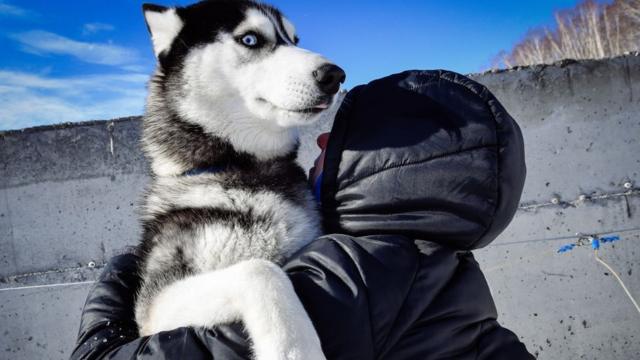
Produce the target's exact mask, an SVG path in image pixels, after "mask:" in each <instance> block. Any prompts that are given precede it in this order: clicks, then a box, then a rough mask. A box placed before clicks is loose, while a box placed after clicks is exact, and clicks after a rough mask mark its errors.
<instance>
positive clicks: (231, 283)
mask: <svg viewBox="0 0 640 360" xmlns="http://www.w3.org/2000/svg"><path fill="white" fill-rule="evenodd" d="M144 13H145V18H146V21H147V25H148V28H149V31H150V33H151V36H152V40H153V46H154V52H155V55H156V57H157V59H158V67H157V70H156V73H155V75H154V76H153V78H152V80H151V81H150V84H149V97H148V100H147V108H146V113H145V116H144V122H143V147H144V150H145V153H146V155H147V156H148V158H149V159H150V161H151V168H152V172H153V175H154V176H153V181H152V184H151V185H150V188H149V190H148V192H147V194H146V196H145V200H144V205H143V207H142V209H141V212H142V222H143V228H144V234H143V240H142V244H141V250H142V251H141V252H142V254H143V261H142V264H141V276H142V285H141V288H140V290H139V292H138V294H137V299H136V308H135V313H136V321H137V323H138V326H139V329H140V334H141V335H143V336H144V335H150V334H154V333H157V332H160V331H165V330H171V329H174V328H178V327H182V326H204V327H211V326H214V325H218V324H222V323H228V322H232V321H238V320H241V321H243V323H244V325H245V327H246V329H247V331H248V333H249V336H250V338H251V339H252V342H253V351H254V355H255V357H256V358H257V359H260V360H262V359H274V360H275V359H324V355H323V354H322V350H321V347H320V341H319V339H318V337H317V334H316V332H315V330H314V328H313V325H312V323H311V321H310V320H309V318H308V316H307V314H306V312H305V310H304V308H303V307H302V304H301V303H300V301H299V299H298V298H297V296H296V294H295V292H294V290H293V287H292V285H291V283H290V281H289V279H288V278H287V276H286V274H285V273H284V272H283V271H282V269H281V268H280V267H279V266H277V265H276V264H281V263H282V262H283V261H284V260H285V259H286V258H287V257H289V256H290V255H291V254H292V253H293V252H295V251H296V250H298V249H300V248H301V247H303V246H304V245H306V244H308V243H309V242H310V241H312V240H313V239H314V238H316V237H317V236H318V235H319V231H320V223H319V215H318V213H317V210H316V207H315V203H314V201H313V199H312V197H311V195H310V193H309V191H308V188H307V185H306V176H305V173H304V171H303V170H302V168H300V167H299V166H298V165H297V164H296V163H295V158H296V151H297V147H298V139H297V132H296V127H297V126H299V125H305V124H309V123H311V122H313V121H315V120H316V119H317V118H318V116H320V114H321V113H322V112H323V111H324V110H326V109H327V108H328V107H330V106H331V105H332V103H333V99H334V95H335V93H336V92H337V88H336V86H337V87H339V83H340V82H342V81H344V73H343V72H342V70H341V69H339V68H337V67H336V66H335V65H333V64H331V63H329V61H328V60H326V59H325V58H323V57H322V56H320V55H318V54H315V53H312V52H309V51H306V50H303V49H301V48H298V47H297V46H296V44H297V36H296V34H295V28H294V27H293V25H292V24H291V23H290V22H289V21H288V20H287V19H286V18H285V17H284V16H283V15H282V14H281V13H280V12H279V11H278V10H276V9H275V8H273V7H271V6H267V5H263V4H259V3H255V2H253V1H243V0H211V1H202V2H200V3H197V4H194V5H191V6H188V7H184V8H182V7H179V8H166V7H162V6H158V5H144ZM258 45H259V46H258ZM211 168H215V169H217V170H215V171H208V170H206V169H211ZM194 169H196V170H197V169H204V170H203V171H196V172H195V175H191V176H185V175H184V174H185V172H189V171H192V170H194Z"/></svg>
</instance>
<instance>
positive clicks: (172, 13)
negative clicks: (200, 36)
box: [142, 4, 184, 57]
mask: <svg viewBox="0 0 640 360" xmlns="http://www.w3.org/2000/svg"><path fill="white" fill-rule="evenodd" d="M142 11H143V13H144V19H145V21H146V22H147V28H148V29H149V33H151V40H152V41H153V52H154V53H155V54H156V57H160V54H162V53H163V52H166V51H168V50H169V49H171V44H173V40H175V38H176V37H177V36H178V34H179V33H180V30H182V27H183V26H184V23H183V22H182V19H181V18H180V15H178V13H177V11H176V9H175V8H169V7H165V6H160V5H155V4H144V5H142Z"/></svg>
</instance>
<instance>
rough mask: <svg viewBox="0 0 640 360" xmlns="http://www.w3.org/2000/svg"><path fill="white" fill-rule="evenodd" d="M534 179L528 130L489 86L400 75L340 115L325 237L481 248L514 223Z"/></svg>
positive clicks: (327, 177)
mask: <svg viewBox="0 0 640 360" xmlns="http://www.w3.org/2000/svg"><path fill="white" fill-rule="evenodd" d="M525 174H526V169H525V162H524V145H523V139H522V133H521V132H520V128H519V127H518V125H517V124H516V122H515V121H514V120H513V119H512V118H511V116H509V114H508V113H507V112H506V111H505V109H504V108H503V107H502V105H501V104H500V103H499V102H498V100H496V98H495V97H494V96H493V95H492V94H491V93H490V92H489V90H487V89H486V88H485V87H484V86H482V85H480V84H478V83H476V82H474V81H472V80H470V79H469V78H467V77H465V76H462V75H460V74H456V73H452V72H447V71H407V72H403V73H400V74H396V75H391V76H389V77H386V78H383V79H379V80H376V81H373V82H371V83H369V84H367V85H362V86H359V87H356V88H354V89H353V90H352V91H351V92H349V94H348V95H347V96H346V97H345V100H344V102H343V104H342V107H341V108H340V111H339V112H338V114H337V116H336V119H335V122H334V125H333V129H332V131H331V136H330V139H329V143H328V146H327V152H326V159H325V165H324V175H323V183H322V207H323V210H324V211H323V212H324V221H325V230H326V231H327V232H332V233H346V234H350V235H357V236H363V235H380V234H400V235H405V236H408V237H411V238H415V239H422V240H428V241H433V242H437V243H439V244H441V245H445V246H448V247H452V248H455V249H462V250H469V249H475V248H480V247H483V246H485V245H487V244H488V243H490V242H491V241H492V240H493V239H495V237H496V236H497V235H498V234H500V232H502V230H504V228H505V227H506V226H507V225H508V224H509V222H510V221H511V219H512V218H513V215H514V214H515V211H516V209H517V206H518V203H519V201H520V195H521V193H522V188H523V185H524V180H525Z"/></svg>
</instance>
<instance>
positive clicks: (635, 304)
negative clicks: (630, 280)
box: [594, 250, 640, 314]
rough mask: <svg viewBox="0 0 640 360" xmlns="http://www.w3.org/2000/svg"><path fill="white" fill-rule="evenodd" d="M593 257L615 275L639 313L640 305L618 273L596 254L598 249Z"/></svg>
mask: <svg viewBox="0 0 640 360" xmlns="http://www.w3.org/2000/svg"><path fill="white" fill-rule="evenodd" d="M594 258H595V259H596V261H597V262H599V263H600V264H602V265H603V266H604V267H606V268H607V269H608V270H609V271H610V272H611V273H612V274H613V276H615V278H616V280H618V283H619V284H620V286H622V290H624V292H625V293H626V294H627V296H628V297H629V299H630V300H631V302H632V303H633V306H635V307H636V310H637V311H638V313H639V314H640V306H638V303H637V302H636V299H634V298H633V296H632V295H631V292H629V289H627V286H626V285H625V284H624V282H623V281H622V279H621V278H620V275H618V273H617V272H616V271H615V270H613V268H611V266H609V264H607V263H606V262H605V261H604V260H603V259H602V258H600V256H598V250H594Z"/></svg>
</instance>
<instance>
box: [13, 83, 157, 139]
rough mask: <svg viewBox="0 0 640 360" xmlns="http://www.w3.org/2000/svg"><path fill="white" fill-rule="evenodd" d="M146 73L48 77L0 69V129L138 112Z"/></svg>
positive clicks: (141, 107)
mask: <svg viewBox="0 0 640 360" xmlns="http://www.w3.org/2000/svg"><path fill="white" fill-rule="evenodd" d="M148 77H149V76H148V75H144V74H138V73H124V74H105V75H91V76H82V77H50V76H46V75H38V74H31V73H24V72H12V71H0V95H1V96H0V130H9V129H19V128H25V127H32V126H38V125H45V124H53V123H61V122H75V121H86V120H100V119H113V118H118V117H123V116H132V115H140V114H142V112H143V108H144V99H145V97H146V90H145V84H146V81H147V79H148Z"/></svg>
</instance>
